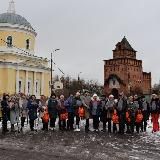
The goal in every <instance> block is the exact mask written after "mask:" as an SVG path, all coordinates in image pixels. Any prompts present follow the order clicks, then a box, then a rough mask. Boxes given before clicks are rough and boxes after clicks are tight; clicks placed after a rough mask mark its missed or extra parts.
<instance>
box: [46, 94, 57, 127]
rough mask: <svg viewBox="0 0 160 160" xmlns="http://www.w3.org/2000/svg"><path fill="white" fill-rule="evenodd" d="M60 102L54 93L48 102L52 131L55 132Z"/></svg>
mask: <svg viewBox="0 0 160 160" xmlns="http://www.w3.org/2000/svg"><path fill="white" fill-rule="evenodd" d="M57 107H58V101H57V99H56V95H55V94H54V93H53V94H52V95H51V97H50V99H49V100H48V113H49V118H50V129H51V130H54V128H55V122H56V118H57V114H58V110H57Z"/></svg>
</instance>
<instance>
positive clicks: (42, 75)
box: [40, 72, 44, 95]
mask: <svg viewBox="0 0 160 160" xmlns="http://www.w3.org/2000/svg"><path fill="white" fill-rule="evenodd" d="M40 94H41V95H43V94H44V73H43V72H42V73H41V93H40Z"/></svg>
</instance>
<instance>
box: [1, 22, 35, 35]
mask: <svg viewBox="0 0 160 160" xmlns="http://www.w3.org/2000/svg"><path fill="white" fill-rule="evenodd" d="M0 31H16V32H23V33H26V34H31V35H33V36H34V37H36V36H37V33H36V32H35V30H32V29H31V28H28V27H25V26H23V25H18V24H14V25H13V24H9V23H0Z"/></svg>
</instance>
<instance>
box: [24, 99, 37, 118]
mask: <svg viewBox="0 0 160 160" xmlns="http://www.w3.org/2000/svg"><path fill="white" fill-rule="evenodd" d="M38 107H39V106H38V104H37V103H35V102H34V103H33V102H32V101H31V100H29V102H28V104H27V108H28V110H29V112H28V115H29V119H30V120H35V119H37V109H38Z"/></svg>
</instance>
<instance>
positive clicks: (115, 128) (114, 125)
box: [113, 123, 117, 133]
mask: <svg viewBox="0 0 160 160" xmlns="http://www.w3.org/2000/svg"><path fill="white" fill-rule="evenodd" d="M116 132H117V124H116V123H113V133H116Z"/></svg>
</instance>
